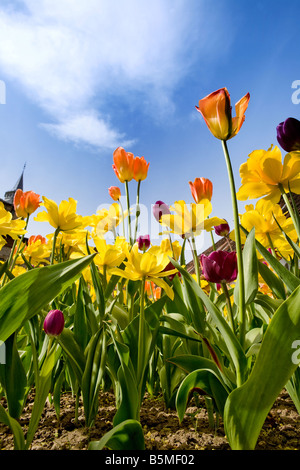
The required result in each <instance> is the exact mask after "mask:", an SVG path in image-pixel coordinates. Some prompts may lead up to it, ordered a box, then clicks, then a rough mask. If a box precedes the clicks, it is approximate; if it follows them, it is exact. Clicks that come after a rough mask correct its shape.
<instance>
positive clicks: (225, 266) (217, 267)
mask: <svg viewBox="0 0 300 470" xmlns="http://www.w3.org/2000/svg"><path fill="white" fill-rule="evenodd" d="M200 263H201V267H202V273H203V276H204V277H205V279H206V280H207V281H208V282H214V283H217V284H221V283H222V282H226V283H227V282H228V283H230V282H232V281H234V280H235V279H236V278H237V257H236V252H235V251H232V252H228V251H222V250H217V251H213V252H212V253H210V254H209V255H208V256H206V255H201V257H200Z"/></svg>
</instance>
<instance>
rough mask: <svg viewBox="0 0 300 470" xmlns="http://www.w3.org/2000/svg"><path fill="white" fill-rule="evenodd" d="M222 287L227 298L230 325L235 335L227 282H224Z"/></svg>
mask: <svg viewBox="0 0 300 470" xmlns="http://www.w3.org/2000/svg"><path fill="white" fill-rule="evenodd" d="M221 285H222V290H223V292H224V295H225V298H226V304H227V310H228V318H229V323H230V326H231V329H232V331H233V332H234V333H235V327H234V319H233V313H232V306H231V302H230V295H229V292H228V289H227V284H226V282H222V283H221Z"/></svg>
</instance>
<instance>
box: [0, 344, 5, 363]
mask: <svg viewBox="0 0 300 470" xmlns="http://www.w3.org/2000/svg"><path fill="white" fill-rule="evenodd" d="M5 363H6V354H5V343H3V341H1V340H0V364H5Z"/></svg>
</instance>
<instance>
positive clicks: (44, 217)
mask: <svg viewBox="0 0 300 470" xmlns="http://www.w3.org/2000/svg"><path fill="white" fill-rule="evenodd" d="M42 205H43V206H44V207H45V208H46V211H42V212H39V213H38V214H37V216H36V217H35V218H34V220H36V221H37V222H49V224H50V225H51V226H52V227H54V228H55V229H56V230H57V231H62V232H69V231H73V230H76V229H79V228H81V229H83V228H84V227H86V226H87V225H89V218H85V217H82V216H80V215H77V214H76V207H77V201H75V200H74V199H73V198H71V197H70V198H69V200H68V201H61V203H60V204H59V206H58V205H57V204H56V202H54V201H52V200H51V199H48V198H46V197H45V196H43V203H42Z"/></svg>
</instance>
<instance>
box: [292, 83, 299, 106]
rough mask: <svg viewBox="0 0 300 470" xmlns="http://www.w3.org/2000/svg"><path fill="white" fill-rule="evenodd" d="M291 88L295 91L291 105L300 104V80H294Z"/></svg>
mask: <svg viewBox="0 0 300 470" xmlns="http://www.w3.org/2000/svg"><path fill="white" fill-rule="evenodd" d="M292 88H293V89H295V91H294V92H293V94H292V103H293V104H300V80H294V81H293V83H292Z"/></svg>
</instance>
